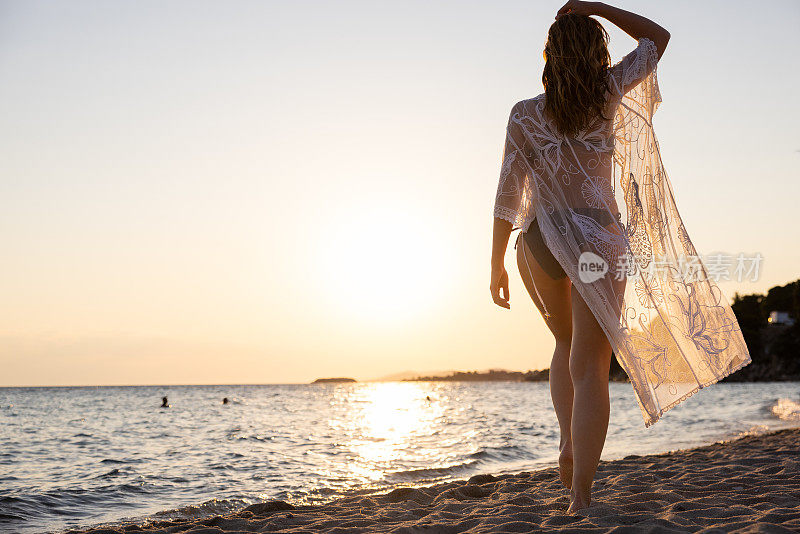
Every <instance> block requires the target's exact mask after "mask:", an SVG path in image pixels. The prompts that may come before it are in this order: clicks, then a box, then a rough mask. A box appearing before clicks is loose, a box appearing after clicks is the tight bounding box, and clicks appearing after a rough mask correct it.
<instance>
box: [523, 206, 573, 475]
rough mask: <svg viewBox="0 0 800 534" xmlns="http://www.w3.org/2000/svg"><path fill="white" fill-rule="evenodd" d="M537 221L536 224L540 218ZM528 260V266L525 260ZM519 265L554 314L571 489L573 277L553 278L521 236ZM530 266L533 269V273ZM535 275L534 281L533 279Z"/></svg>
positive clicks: (557, 404)
mask: <svg viewBox="0 0 800 534" xmlns="http://www.w3.org/2000/svg"><path fill="white" fill-rule="evenodd" d="M533 224H536V221H534V223H533ZM526 260H527V265H526V263H525V261H526ZM517 266H518V267H519V272H520V274H521V275H522V281H523V283H524V284H525V288H526V289H527V290H528V293H529V294H530V296H531V299H533V302H534V304H535V305H536V307H537V308H538V309H539V312H540V313H541V314H542V316H543V317H544V308H543V307H542V303H541V302H540V301H539V297H538V296H537V294H536V290H537V289H538V290H539V294H540V295H541V297H542V299H543V300H544V303H545V306H546V307H547V311H548V312H549V313H550V317H549V318H547V317H545V323H546V324H547V327H548V328H549V329H550V332H552V334H553V337H555V340H556V348H555V350H554V351H553V360H552V362H551V364H550V397H551V398H552V399H553V407H554V408H555V411H556V417H557V418H558V426H559V428H560V430H561V442H560V444H559V451H560V454H559V461H558V464H559V472H560V474H561V481H562V482H563V483H564V485H565V486H566V487H568V488H569V487H571V486H572V463H573V460H572V439H571V433H570V432H571V424H572V423H571V422H572V403H573V398H572V380H571V378H570V370H569V359H570V345H571V342H572V310H571V303H570V287H571V282H570V280H569V278H562V279H560V280H553V279H552V278H550V276H549V275H548V274H547V273H546V272H545V271H544V269H542V267H541V266H540V265H539V263H538V262H537V261H536V259H535V258H534V257H533V254H532V253H531V252H530V249H529V248H528V245H527V244H526V243H525V240H524V239H520V240H519V242H518V243H517ZM528 268H530V273H529V272H528ZM531 275H532V276H533V280H531ZM533 282H535V283H536V289H534V286H533Z"/></svg>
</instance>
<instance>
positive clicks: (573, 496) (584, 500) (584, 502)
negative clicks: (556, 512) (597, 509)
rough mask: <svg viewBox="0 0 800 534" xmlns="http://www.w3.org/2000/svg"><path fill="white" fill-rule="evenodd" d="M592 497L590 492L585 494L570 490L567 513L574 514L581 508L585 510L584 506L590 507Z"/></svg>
mask: <svg viewBox="0 0 800 534" xmlns="http://www.w3.org/2000/svg"><path fill="white" fill-rule="evenodd" d="M591 501H592V498H591V495H590V494H589V493H586V494H585V495H578V494H577V493H576V492H575V490H574V489H573V490H572V491H570V492H569V509H568V510H567V513H569V514H574V513H576V512H578V511H579V510H583V509H584V508H588V507H589V505H590V504H591Z"/></svg>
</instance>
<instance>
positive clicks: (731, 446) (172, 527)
mask: <svg viewBox="0 0 800 534" xmlns="http://www.w3.org/2000/svg"><path fill="white" fill-rule="evenodd" d="M594 498H595V501H594V503H593V505H592V506H591V507H590V508H588V509H586V510H584V511H583V512H582V513H580V514H579V515H571V514H568V513H567V512H566V510H567V505H568V496H567V490H565V489H564V488H563V487H562V486H561V485H560V483H559V480H558V476H557V472H556V470H555V469H544V470H541V471H535V472H523V473H518V474H513V475H501V476H493V475H491V474H484V475H476V476H473V477H471V478H470V479H469V480H467V481H456V482H450V483H445V484H438V485H434V486H429V487H419V488H400V489H396V490H393V491H391V492H389V493H384V494H380V495H369V496H364V495H358V496H348V497H343V498H340V499H337V500H335V501H332V502H329V503H327V504H324V505H317V506H292V505H291V504H289V503H286V502H283V501H272V502H267V503H261V504H255V505H253V506H250V507H248V508H247V509H245V510H243V511H241V512H238V513H235V514H231V515H227V516H217V517H211V518H206V519H202V520H195V521H153V522H149V523H146V524H143V525H125V526H119V527H113V528H109V527H106V528H93V529H89V530H80V531H77V530H72V531H69V532H71V533H73V534H77V533H79V532H80V533H92V534H101V533H108V534H111V533H117V532H153V533H155V532H158V533H173V532H192V533H195V534H201V533H202V534H211V533H233V532H306V533H311V532H330V533H338V534H343V533H351V532H352V533H355V532H395V533H408V534H411V533H417V532H431V533H456V532H476V533H477V532H563V531H570V532H800V429H791V430H782V431H778V432H775V433H772V434H766V435H758V436H746V437H743V438H740V439H737V440H735V441H730V442H724V443H716V444H713V445H708V446H704V447H699V448H696V449H689V450H682V451H675V452H670V453H666V454H658V455H650V456H629V457H626V458H624V459H622V460H616V461H611V462H601V464H600V467H599V469H598V473H597V478H596V482H595V497H594Z"/></svg>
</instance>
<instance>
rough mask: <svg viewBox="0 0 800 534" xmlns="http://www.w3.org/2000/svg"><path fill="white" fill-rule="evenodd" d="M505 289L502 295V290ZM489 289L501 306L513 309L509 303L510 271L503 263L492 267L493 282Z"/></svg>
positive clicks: (495, 301)
mask: <svg viewBox="0 0 800 534" xmlns="http://www.w3.org/2000/svg"><path fill="white" fill-rule="evenodd" d="M501 289H502V290H503V296H501V295H500V290H501ZM489 290H490V291H491V292H492V300H493V301H494V303H495V304H497V305H498V306H500V307H501V308H506V309H511V305H510V304H509V303H508V300H509V298H508V273H507V272H506V268H505V267H504V266H503V265H500V266H498V267H492V282H491V284H489Z"/></svg>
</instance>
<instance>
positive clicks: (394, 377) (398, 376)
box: [369, 369, 455, 382]
mask: <svg viewBox="0 0 800 534" xmlns="http://www.w3.org/2000/svg"><path fill="white" fill-rule="evenodd" d="M454 372H455V371H454V370H453V369H448V370H446V371H428V373H420V372H418V371H402V372H399V373H392V374H390V375H385V376H381V377H378V378H373V379H372V380H369V382H402V381H407V380H413V379H414V378H417V377H420V376H422V375H424V374H431V375H437V376H444V375H449V374H450V373H454Z"/></svg>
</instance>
